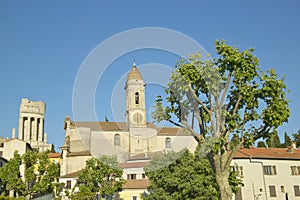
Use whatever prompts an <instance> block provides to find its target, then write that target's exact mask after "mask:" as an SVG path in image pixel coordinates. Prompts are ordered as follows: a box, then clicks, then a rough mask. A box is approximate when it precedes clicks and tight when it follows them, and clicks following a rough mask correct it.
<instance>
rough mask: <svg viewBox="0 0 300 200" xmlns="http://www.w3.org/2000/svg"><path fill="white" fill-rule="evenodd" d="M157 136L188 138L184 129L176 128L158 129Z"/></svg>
mask: <svg viewBox="0 0 300 200" xmlns="http://www.w3.org/2000/svg"><path fill="white" fill-rule="evenodd" d="M157 135H162V136H163V135H165V136H188V135H189V134H188V133H185V132H184V129H182V128H177V127H163V128H158V133H157Z"/></svg>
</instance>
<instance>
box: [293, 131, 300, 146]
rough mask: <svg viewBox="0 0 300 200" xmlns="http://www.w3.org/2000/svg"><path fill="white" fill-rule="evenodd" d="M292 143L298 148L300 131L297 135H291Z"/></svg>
mask: <svg viewBox="0 0 300 200" xmlns="http://www.w3.org/2000/svg"><path fill="white" fill-rule="evenodd" d="M293 138H294V140H293V141H294V143H295V144H296V147H299V146H300V130H298V131H297V133H293Z"/></svg>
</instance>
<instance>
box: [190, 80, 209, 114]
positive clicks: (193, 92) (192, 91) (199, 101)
mask: <svg viewBox="0 0 300 200" xmlns="http://www.w3.org/2000/svg"><path fill="white" fill-rule="evenodd" d="M189 89H190V92H191V93H192V95H193V97H194V98H195V100H196V101H197V102H198V103H199V104H200V105H201V106H202V107H203V108H204V109H205V111H206V112H207V113H208V114H209V115H211V111H210V110H209V109H208V108H207V107H206V105H205V104H204V103H203V102H202V101H201V100H200V99H199V98H198V96H197V95H196V93H195V91H194V90H193V88H192V86H191V84H189Z"/></svg>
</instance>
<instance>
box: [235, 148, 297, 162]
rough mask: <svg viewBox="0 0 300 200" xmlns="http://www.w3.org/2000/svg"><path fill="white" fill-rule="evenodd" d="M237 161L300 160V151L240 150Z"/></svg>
mask: <svg viewBox="0 0 300 200" xmlns="http://www.w3.org/2000/svg"><path fill="white" fill-rule="evenodd" d="M234 158H235V159H241V158H260V159H282V160H300V150H299V149H294V150H293V151H291V150H289V149H287V148H250V149H240V150H239V151H238V152H237V153H236V154H235V155H234Z"/></svg>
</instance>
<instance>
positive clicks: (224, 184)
mask: <svg viewBox="0 0 300 200" xmlns="http://www.w3.org/2000/svg"><path fill="white" fill-rule="evenodd" d="M226 171H228V170H226ZM226 171H223V172H216V181H217V184H218V186H219V191H220V199H221V200H232V191H231V187H230V185H229V182H228V177H229V172H226Z"/></svg>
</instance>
